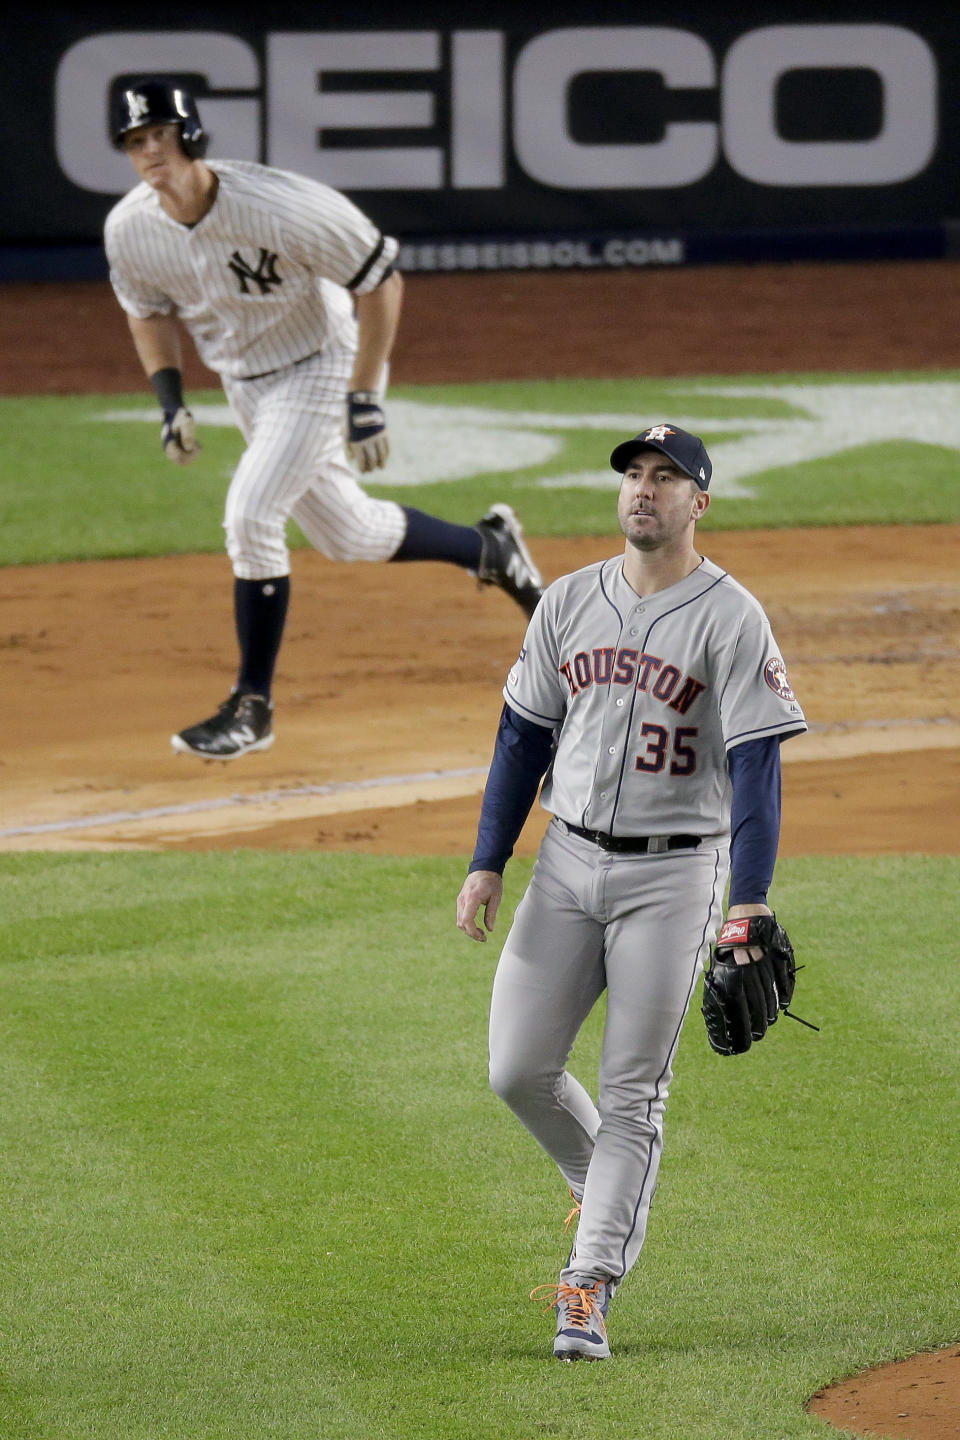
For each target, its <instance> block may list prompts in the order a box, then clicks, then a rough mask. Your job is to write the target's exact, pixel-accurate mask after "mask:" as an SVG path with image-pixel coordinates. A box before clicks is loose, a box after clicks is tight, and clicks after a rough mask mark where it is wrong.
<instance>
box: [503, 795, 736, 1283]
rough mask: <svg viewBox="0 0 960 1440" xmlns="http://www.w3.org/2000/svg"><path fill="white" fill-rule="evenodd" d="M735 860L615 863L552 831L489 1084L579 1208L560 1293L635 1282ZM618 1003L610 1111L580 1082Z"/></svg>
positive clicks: (518, 923) (671, 856) (606, 1096)
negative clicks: (688, 1034) (587, 1032)
mask: <svg viewBox="0 0 960 1440" xmlns="http://www.w3.org/2000/svg"><path fill="white" fill-rule="evenodd" d="M728 868H729V855H728V850H727V847H726V845H717V844H716V843H713V842H703V843H701V845H700V846H699V847H698V848H697V849H695V850H694V849H691V850H675V851H670V852H668V853H665V854H654V855H617V854H611V853H608V852H605V851H603V850H601V849H599V848H598V847H597V846H596V845H594V844H593V843H592V842H591V841H589V840H584V839H581V838H580V837H578V836H575V835H571V834H569V833H567V832H566V831H565V829H563V828H562V827H561V825H560V824H558V823H557V822H556V821H554V822H553V823H552V824H551V825H550V826H549V827H548V828H547V832H546V834H545V836H544V838H543V842H542V844H541V846H540V851H539V854H538V857H537V861H536V864H535V866H534V871H533V876H532V878H531V881H530V885H529V887H528V889H527V891H526V894H525V895H524V897H523V899H522V900H521V902H520V904H519V906H518V907H517V912H516V915H515V916H514V921H513V925H512V927H511V930H510V933H509V935H508V936H507V939H506V942H505V944H504V947H503V951H502V953H501V957H500V962H499V965H498V967H497V973H496V977H495V980H494V986H493V996H492V1001H491V1009H490V1083H491V1085H492V1087H493V1089H494V1090H495V1091H496V1093H497V1094H498V1095H500V1096H501V1098H502V1099H503V1100H505V1101H506V1103H507V1104H508V1105H509V1106H510V1108H511V1110H513V1112H514V1113H515V1114H516V1116H517V1117H518V1119H520V1120H521V1121H522V1123H523V1124H524V1125H525V1126H526V1127H527V1129H528V1130H529V1131H530V1133H531V1134H532V1135H533V1136H534V1138H535V1139H536V1140H537V1141H538V1142H539V1143H540V1145H541V1146H542V1147H543V1149H544V1150H545V1151H546V1152H547V1154H548V1155H549V1156H550V1157H551V1158H552V1159H553V1160H554V1161H555V1162H556V1164H557V1166H558V1167H559V1169H560V1172H561V1174H562V1175H563V1178H564V1180H565V1181H566V1182H567V1184H568V1185H569V1186H570V1188H571V1190H572V1191H573V1193H574V1195H575V1196H576V1197H577V1198H578V1199H580V1198H581V1197H582V1201H581V1212H580V1220H579V1225H578V1230H577V1239H576V1257H575V1260H574V1261H573V1264H572V1265H571V1266H570V1267H568V1268H567V1269H565V1270H564V1271H563V1273H562V1275H561V1278H562V1279H565V1280H569V1279H570V1277H571V1275H572V1274H574V1273H576V1274H577V1275H580V1276H587V1277H590V1278H591V1279H604V1280H606V1279H609V1278H612V1279H614V1280H619V1279H621V1278H622V1277H623V1276H624V1275H625V1274H626V1273H627V1271H628V1270H629V1269H630V1267H631V1266H632V1265H633V1264H634V1262H635V1261H636V1259H637V1257H638V1255H639V1254H640V1250H641V1248H642V1246H643V1242H644V1238H645V1234H646V1227H647V1216H648V1212H649V1209H650V1201H651V1198H652V1196H653V1192H654V1189H655V1186H656V1179H657V1170H658V1168H659V1164H660V1154H661V1150H662V1146H663V1111H664V1105H665V1103H666V1099H667V1094H668V1089H669V1085H670V1081H671V1078H672V1074H673V1070H672V1066H673V1058H674V1055H675V1053H676V1049H677V1044H678V1042H679V1038H680V1030H681V1027H682V1025H683V1020H684V1017H685V1015H686V1012H687V1009H688V1006H689V1004H690V998H691V995H692V993H693V990H694V986H695V984H696V981H697V978H698V976H699V974H700V972H701V970H702V968H703V964H704V960H705V958H706V956H707V954H708V951H709V947H710V944H711V943H712V941H713V939H714V937H715V935H716V932H717V929H718V927H719V925H720V920H721V917H722V904H723V894H724V888H725V886H726V880H727V873H728ZM604 990H605V991H606V1020H605V1024H604V1031H603V1048H602V1054H601V1059H600V1070H599V1089H598V1100H597V1104H596V1105H594V1103H593V1100H592V1099H591V1098H590V1095H589V1094H588V1093H587V1090H586V1089H585V1088H584V1086H583V1085H582V1084H581V1083H580V1081H578V1080H576V1079H575V1078H574V1076H573V1075H571V1074H570V1072H569V1071H568V1070H567V1068H566V1066H567V1061H568V1058H569V1056H570V1052H571V1049H572V1047H573V1043H574V1040H575V1038H576V1035H577V1032H578V1031H579V1029H580V1027H581V1025H582V1024H583V1022H584V1020H585V1019H586V1017H587V1015H588V1014H589V1013H590V1011H591V1010H592V1009H593V1006H594V1005H595V1004H596V1002H597V1000H598V999H599V998H600V996H601V994H602V993H603V992H604Z"/></svg>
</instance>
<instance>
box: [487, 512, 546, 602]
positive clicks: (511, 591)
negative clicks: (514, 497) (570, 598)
mask: <svg viewBox="0 0 960 1440" xmlns="http://www.w3.org/2000/svg"><path fill="white" fill-rule="evenodd" d="M474 529H475V530H479V532H480V538H481V540H482V542H483V549H482V552H481V555H480V568H479V570H478V571H477V579H478V580H479V581H480V582H481V584H483V585H498V586H499V587H500V589H501V590H505V591H506V593H507V594H508V595H509V596H510V598H511V600H516V602H517V604H518V605H519V606H520V609H521V610H522V611H523V612H524V614H525V615H526V616H527V618H528V619H529V618H530V616H531V615H532V614H533V612H534V610H536V608H537V605H538V604H539V603H540V598H541V596H542V595H543V578H542V576H541V574H540V571H539V570H538V569H537V567H536V565H534V563H533V558H532V557H531V555H530V551H529V550H528V549H527V547H526V545H525V544H524V540H523V528H522V526H521V524H520V521H519V520H518V519H517V517H516V515H515V513H514V512H513V510H511V508H510V506H509V505H491V507H490V509H489V510H488V511H487V513H486V515H484V517H483V519H482V520H478V521H477V523H476V525H475V526H474Z"/></svg>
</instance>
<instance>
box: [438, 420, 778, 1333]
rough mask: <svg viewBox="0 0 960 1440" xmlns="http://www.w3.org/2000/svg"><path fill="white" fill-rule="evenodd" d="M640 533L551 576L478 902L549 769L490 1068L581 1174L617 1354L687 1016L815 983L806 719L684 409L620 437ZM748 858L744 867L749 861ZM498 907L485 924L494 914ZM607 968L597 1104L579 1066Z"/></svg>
mask: <svg viewBox="0 0 960 1440" xmlns="http://www.w3.org/2000/svg"><path fill="white" fill-rule="evenodd" d="M611 465H612V467H613V469H614V470H615V471H617V472H618V473H619V474H621V475H622V481H621V485H620V491H619V500H618V510H617V513H618V518H619V522H620V527H621V529H622V531H623V534H624V537H625V544H624V550H623V553H622V555H618V556H614V557H613V558H612V559H609V560H606V561H603V562H601V563H598V564H594V565H588V566H587V567H586V568H585V569H583V570H579V571H577V572H576V573H575V574H572V575H567V576H564V577H562V578H561V579H559V580H557V581H556V582H555V583H554V584H552V585H550V586H549V587H548V589H547V590H546V592H545V594H544V597H543V599H542V601H541V603H540V605H539V606H538V607H537V609H536V611H535V612H534V615H533V618H532V620H531V622H530V625H529V627H528V629H527V634H526V638H525V640H524V643H523V648H522V649H521V651H520V655H519V658H518V660H517V662H516V664H515V665H514V667H513V669H512V670H511V671H510V673H509V675H508V677H507V681H506V686H505V688H504V691H503V695H504V702H505V703H504V707H503V711H502V714H501V718H500V725H499V731H498V734H497V740H496V746H495V750H494V756H493V760H492V763H491V767H490V773H489V777H488V780H487V786H486V790H485V793H484V798H483V803H482V809H481V815H480V823H479V829H478V834H477V843H476V848H475V851H474V856H473V861H472V863H471V865H470V871H469V874H468V875H467V878H466V880H465V882H464V884H463V888H462V889H461V891H460V895H459V897H458V901H457V924H458V926H459V928H460V929H461V930H463V931H465V932H466V934H467V935H468V936H470V937H471V938H472V939H474V940H484V939H485V938H486V934H485V930H486V931H489V930H492V928H493V925H494V922H495V920H496V915H497V909H498V907H499V905H500V902H501V898H502V893H503V882H502V873H503V869H504V866H505V864H506V862H507V860H508V859H509V857H510V855H511V853H512V851H513V846H514V843H515V841H516V838H517V836H518V835H519V833H520V831H521V829H522V827H523V823H524V821H525V819H526V817H527V815H528V813H529V810H530V807H531V806H532V804H533V802H534V799H535V798H536V794H537V790H538V788H539V786H540V782H541V780H542V779H543V777H544V776H546V779H545V781H544V784H543V790H542V796H541V803H542V804H543V806H544V807H545V809H547V810H548V811H550V812H551V813H552V815H553V816H554V819H553V820H552V822H551V824H550V825H549V826H548V828H547V831H546V834H545V836H544V839H543V842H542V844H541V846H540V851H539V854H538V857H537V861H536V865H535V867H534V871H533V876H532V878H531V882H530V885H529V887H528V888H527V891H526V893H525V895H524V896H523V899H522V900H521V902H520V905H519V906H518V908H517V911H516V914H515V917H514V920H513V925H512V927H511V929H510V932H509V934H508V936H507V939H506V942H505V944H504V947H503V951H502V954H501V957H500V962H499V965H498V967H497V972H496V978H495V981H494V986H493V997H492V1002H491V1010H490V1079H491V1084H492V1086H493V1088H494V1090H495V1091H496V1092H497V1093H498V1094H499V1095H500V1096H501V1097H502V1098H503V1099H504V1100H505V1101H506V1103H507V1104H508V1105H509V1106H510V1108H511V1109H512V1110H513V1111H514V1112H515V1114H516V1115H517V1116H518V1118H519V1119H520V1120H521V1121H522V1122H523V1124H524V1125H525V1126H526V1127H527V1129H528V1130H529V1131H530V1132H531V1134H532V1135H533V1136H534V1137H535V1139H536V1140H537V1141H539V1143H540V1144H541V1145H542V1146H543V1148H544V1150H545V1151H546V1152H547V1154H548V1155H550V1156H551V1157H552V1158H553V1160H554V1161H555V1162H556V1164H557V1167H558V1168H559V1171H560V1174H561V1175H562V1177H563V1179H564V1181H565V1183H566V1184H567V1186H568V1187H569V1189H570V1191H571V1192H572V1195H573V1199H574V1205H575V1212H579V1222H578V1227H577V1232H576V1239H575V1243H574V1245H573V1249H572V1251H571V1253H570V1256H569V1258H568V1260H567V1263H566V1265H565V1266H564V1267H563V1268H562V1270H561V1271H560V1275H559V1280H558V1282H557V1283H556V1284H552V1285H549V1286H543V1287H538V1288H537V1289H536V1290H534V1292H533V1295H532V1298H541V1299H543V1300H544V1301H545V1302H546V1308H548V1309H549V1308H554V1309H555V1310H556V1317H557V1328H556V1338H555V1341H554V1354H555V1355H556V1356H557V1357H558V1358H560V1359H563V1360H576V1359H581V1358H582V1359H587V1360H601V1359H604V1358H606V1357H607V1356H608V1355H609V1354H610V1344H609V1340H608V1337H607V1329H606V1317H607V1311H608V1307H609V1304H610V1301H611V1299H612V1298H613V1295H614V1293H615V1291H616V1289H617V1287H618V1285H620V1283H621V1282H622V1281H623V1279H624V1277H625V1275H626V1274H627V1273H628V1271H629V1270H630V1268H631V1267H632V1266H633V1265H634V1264H635V1262H636V1260H637V1257H638V1256H639V1254H640V1250H641V1247H642V1245H643V1243H644V1237H645V1234H646V1228H647V1214H648V1211H649V1208H650V1201H651V1198H652V1196H653V1191H654V1187H655V1185H656V1179H657V1169H658V1166H659V1163H660V1153H661V1146H662V1139H663V1112H664V1106H665V1104H666V1100H667V1094H668V1090H669V1086H670V1080H671V1075H672V1066H673V1060H674V1055H675V1052H676V1049H677V1044H678V1041H679V1038H680V1029H681V1026H682V1024H683V1021H684V1017H685V1015H686V1013H687V1009H688V1006H689V1004H690V1000H691V997H692V995H693V991H694V987H695V985H696V983H697V979H698V977H699V975H700V973H701V971H702V970H703V968H704V961H705V959H706V957H707V955H708V952H709V950H710V947H711V943H712V941H713V940H714V938H715V937H716V936H717V932H718V928H719V926H720V921H721V916H722V907H723V902H724V893H725V890H726V886H727V879H728V874H730V877H731V878H730V891H729V900H728V909H727V923H726V924H725V925H724V927H723V930H722V932H721V934H720V937H719V940H720V943H719V944H718V946H717V948H716V951H715V956H714V963H713V966H712V967H711V971H710V972H709V974H710V975H711V976H713V975H715V974H716V975H717V976H720V975H721V974H723V975H725V976H726V972H727V970H728V969H732V971H733V974H734V979H733V980H730V979H729V977H728V978H727V979H726V980H725V981H724V982H723V983H722V984H719V983H718V985H717V986H716V989H715V993H714V991H713V990H711V996H710V999H709V1004H708V999H707V996H706V993H705V1000H704V1013H705V1017H706V1020H707V1032H708V1037H709V1039H710V1042H711V1044H712V1045H713V1046H714V1048H715V1049H716V1050H717V1051H718V1052H719V1053H721V1054H734V1053H738V1052H740V1051H743V1050H745V1049H746V1048H747V1047H748V1046H749V1045H750V1044H751V1043H752V1042H753V1041H755V1040H758V1039H760V1038H761V1036H762V1035H763V1034H764V1032H765V1031H766V1029H767V1027H768V1025H769V1024H770V1023H772V1022H773V1021H775V1020H776V1018H777V1015H778V1013H779V1011H780V1010H783V1009H785V1008H786V1006H787V1005H789V1002H790V998H791V995H792V989H793V971H794V968H795V967H794V965H793V952H792V950H791V949H790V948H789V941H787V938H786V935H785V934H784V932H783V931H782V929H781V927H780V926H779V925H777V923H776V920H775V917H774V916H773V913H772V911H771V910H770V908H769V907H768V905H767V892H768V888H769V886H770V883H771V879H772V876H773V870H774V864H775V860H776V852H777V845H778V840H779V826H780V745H781V742H782V741H784V740H785V739H787V737H788V736H791V735H797V734H799V733H800V732H802V731H803V730H805V729H806V723H805V721H804V717H803V712H802V710H801V708H800V705H799V704H798V702H797V700H796V697H795V696H794V693H793V691H792V689H791V688H790V682H789V680H788V678H787V671H786V667H785V666H784V663H783V660H782V659H781V657H780V652H779V650H778V648H777V644H776V641H775V640H774V638H773V635H772V633H771V629H770V625H769V623H768V621H767V618H766V616H765V614H764V612H763V610H762V609H761V607H760V605H759V603H758V602H757V600H755V599H754V597H753V596H752V595H750V594H749V593H748V592H747V591H746V590H745V589H744V588H743V587H742V586H741V585H739V584H738V583H737V582H736V581H735V580H734V579H732V578H731V576H730V575H728V574H727V573H726V571H724V570H723V569H722V568H721V567H720V566H719V565H715V564H714V563H713V562H712V561H711V560H709V559H706V558H704V557H703V556H701V555H700V554H699V553H698V552H697V550H696V548H695V544H694V539H695V528H696V525H697V522H698V520H699V519H700V518H701V517H702V516H703V515H704V514H705V513H706V510H707V507H708V506H709V504H710V495H709V489H708V487H709V484H710V476H711V471H712V467H711V462H710V459H709V456H708V455H707V452H706V449H705V448H704V445H703V443H702V441H701V440H700V439H699V438H698V437H697V436H696V435H690V434H688V433H687V432H686V431H684V430H681V429H680V427H679V426H678V425H670V424H660V425H654V426H652V427H650V428H649V429H647V430H646V431H644V432H642V433H641V434H639V435H637V436H635V437H634V438H632V439H630V440H626V441H624V442H623V443H622V444H620V445H618V446H617V447H616V449H615V450H614V451H613V454H612V456H611ZM731 871H732V873H731ZM481 912H482V920H483V926H481V925H480V924H479V923H478V918H479V917H480V916H481ZM604 991H606V997H607V1005H606V1021H605V1028H604V1036H603V1049H602V1058H601V1062H600V1074H599V1094H598V1099H597V1102H596V1104H595V1103H594V1101H593V1099H592V1098H591V1096H590V1095H589V1094H588V1092H587V1090H586V1088H585V1087H584V1086H583V1085H582V1084H581V1083H580V1081H579V1080H577V1079H575V1078H574V1076H573V1075H572V1074H571V1073H570V1072H569V1071H568V1069H567V1068H566V1067H567V1060H568V1056H569V1054H570V1051H571V1048H572V1046H573V1043H574V1040H575V1038H576V1035H577V1032H578V1031H579V1029H580V1027H581V1025H582V1024H583V1022H584V1020H585V1019H586V1017H587V1015H588V1014H589V1013H590V1011H591V1009H592V1008H593V1006H594V1005H595V1003H596V1001H597V1000H598V999H599V997H600V995H601V994H602V993H603V992H604Z"/></svg>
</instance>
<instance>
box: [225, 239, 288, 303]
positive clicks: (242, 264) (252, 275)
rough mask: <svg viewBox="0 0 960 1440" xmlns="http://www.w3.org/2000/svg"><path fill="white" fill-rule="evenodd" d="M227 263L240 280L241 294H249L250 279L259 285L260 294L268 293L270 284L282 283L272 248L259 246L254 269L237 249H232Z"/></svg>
mask: <svg viewBox="0 0 960 1440" xmlns="http://www.w3.org/2000/svg"><path fill="white" fill-rule="evenodd" d="M227 263H228V265H229V266H230V269H231V270H232V271H233V273H234V275H236V277H237V279H238V280H239V281H240V293H241V295H249V294H250V291H249V290H248V288H247V281H248V280H251V281H253V283H254V284H256V285H259V287H260V294H261V295H269V294H270V286H271V285H282V284H283V277H282V276H281V275H278V274H277V256H276V252H275V251H273V250H265V249H264V248H263V246H262V245H261V247H260V258H259V259H258V260H257V266H256V269H254V268H253V266H252V265H249V264H248V263H247V261H246V260H244V258H243V256H242V255H241V254H240V251H239V250H234V252H233V254H232V255H231V256H230V259H229V260H228V262H227Z"/></svg>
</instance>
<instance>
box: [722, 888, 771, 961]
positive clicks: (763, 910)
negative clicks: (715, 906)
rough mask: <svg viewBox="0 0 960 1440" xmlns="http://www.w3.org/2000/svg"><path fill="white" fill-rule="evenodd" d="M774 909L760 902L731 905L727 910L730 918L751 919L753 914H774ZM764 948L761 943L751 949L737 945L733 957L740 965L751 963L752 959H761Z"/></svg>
mask: <svg viewBox="0 0 960 1440" xmlns="http://www.w3.org/2000/svg"><path fill="white" fill-rule="evenodd" d="M772 914H773V911H772V910H771V909H770V906H769V905H764V904H763V903H762V902H758V903H757V904H755V905H731V906H730V908H729V910H728V911H727V919H728V920H749V918H750V916H751V915H772ZM762 955H763V950H762V948H761V947H760V946H759V945H751V946H750V949H749V950H745V949H743V947H742V946H739V945H738V946H737V948H736V950H734V952H733V958H734V960H735V961H736V963H737V964H738V965H749V964H750V962H751V961H752V960H759V959H760V958H761V956H762Z"/></svg>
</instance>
